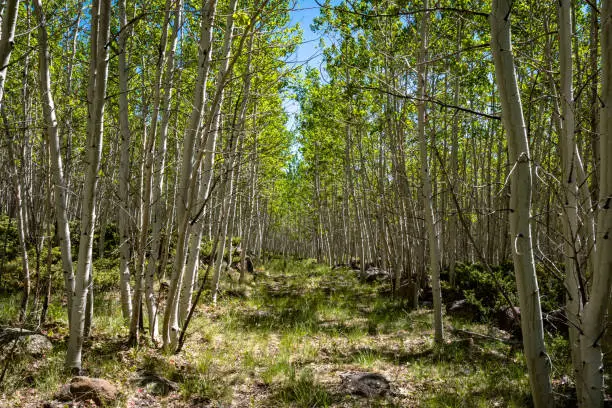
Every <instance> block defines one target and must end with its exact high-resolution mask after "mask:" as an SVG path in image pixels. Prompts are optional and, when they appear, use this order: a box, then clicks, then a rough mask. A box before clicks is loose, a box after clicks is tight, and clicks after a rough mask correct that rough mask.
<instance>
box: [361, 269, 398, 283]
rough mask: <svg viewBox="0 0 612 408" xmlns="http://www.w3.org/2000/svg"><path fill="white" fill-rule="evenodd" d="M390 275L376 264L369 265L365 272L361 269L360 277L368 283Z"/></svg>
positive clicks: (387, 277)
mask: <svg viewBox="0 0 612 408" xmlns="http://www.w3.org/2000/svg"><path fill="white" fill-rule="evenodd" d="M390 276H391V275H390V274H389V272H387V271H385V270H384V269H380V268H377V267H375V266H372V267H369V268H368V269H366V270H365V271H364V272H361V271H359V278H360V279H361V280H363V281H365V282H368V283H371V282H376V281H382V280H386V279H389V277H390Z"/></svg>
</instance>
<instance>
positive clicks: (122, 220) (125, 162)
mask: <svg viewBox="0 0 612 408" xmlns="http://www.w3.org/2000/svg"><path fill="white" fill-rule="evenodd" d="M125 3H126V0H120V1H119V24H120V25H121V28H120V30H121V33H120V34H119V61H118V64H119V66H118V69H119V91H120V92H119V131H120V134H121V157H120V159H119V160H120V162H119V217H118V218H119V219H118V222H119V237H120V239H121V241H120V247H119V253H120V256H121V262H120V265H119V284H120V288H121V311H122V313H123V318H124V319H125V320H126V321H128V322H129V321H130V320H131V318H132V293H131V288H130V269H129V264H130V248H131V245H130V241H131V240H130V224H131V223H130V207H131V205H130V193H129V190H130V141H131V134H130V122H129V110H128V98H127V94H128V76H129V75H128V67H127V62H126V52H127V51H126V44H127V39H128V31H127V16H126V11H125Z"/></svg>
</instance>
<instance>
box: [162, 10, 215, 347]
mask: <svg viewBox="0 0 612 408" xmlns="http://www.w3.org/2000/svg"><path fill="white" fill-rule="evenodd" d="M216 7H217V2H216V0H211V1H205V0H203V1H202V17H201V18H202V23H201V32H200V47H199V57H198V67H200V69H199V70H198V78H197V81H196V86H195V90H194V94H193V104H192V111H191V115H190V117H189V124H188V126H187V129H186V131H185V139H184V142H183V164H182V167H181V172H180V178H179V186H178V189H177V198H176V212H177V214H176V217H177V224H178V230H177V244H176V255H175V257H174V265H173V269H172V277H171V279H170V288H169V292H168V299H167V302H166V310H165V311H164V319H163V328H162V339H163V344H164V348H166V349H167V348H170V347H171V341H172V340H171V339H172V338H175V339H176V337H177V335H178V333H176V330H177V328H176V327H171V326H172V325H171V320H172V317H173V316H175V312H176V310H177V305H178V297H179V291H178V289H179V287H180V283H181V281H182V278H183V273H184V270H185V258H186V245H187V242H188V235H189V220H188V209H189V208H188V200H189V195H190V191H189V187H190V185H191V184H192V183H191V177H192V170H193V158H194V148H195V141H196V137H197V134H198V129H199V127H200V122H201V120H200V118H201V116H202V109H203V108H204V101H205V99H206V82H207V78H208V71H209V68H210V62H211V58H212V35H213V31H212V29H213V26H212V23H213V20H214V15H215V11H216ZM171 330H172V331H174V333H173V332H171Z"/></svg>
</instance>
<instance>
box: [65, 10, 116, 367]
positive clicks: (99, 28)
mask: <svg viewBox="0 0 612 408" xmlns="http://www.w3.org/2000/svg"><path fill="white" fill-rule="evenodd" d="M110 14H111V2H110V0H94V1H93V4H92V15H91V40H90V41H91V55H90V58H91V63H90V73H89V90H88V99H89V100H88V102H89V107H90V109H89V118H88V124H87V125H88V126H87V128H88V136H87V142H88V143H87V150H86V154H87V172H86V176H85V185H84V187H83V193H82V197H81V238H80V242H79V258H78V266H77V273H76V282H75V291H74V296H73V299H72V310H71V313H72V317H71V319H72V320H71V321H72V325H71V328H70V338H69V340H68V350H67V352H66V367H67V368H68V369H70V370H72V371H75V372H80V371H81V353H82V348H83V339H84V337H83V336H84V326H85V304H86V298H87V295H88V292H89V288H90V285H91V283H92V277H91V255H92V246H93V235H94V225H95V217H96V214H95V200H96V190H97V181H98V180H97V179H98V171H99V169H100V157H101V154H102V142H103V133H104V132H103V131H104V127H103V124H104V104H105V97H106V84H107V76H108V48H107V46H106V45H107V43H108V41H109V37H110ZM92 307H93V305H92Z"/></svg>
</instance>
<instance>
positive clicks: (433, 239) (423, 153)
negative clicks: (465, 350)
mask: <svg viewBox="0 0 612 408" xmlns="http://www.w3.org/2000/svg"><path fill="white" fill-rule="evenodd" d="M423 7H424V8H425V9H427V8H428V0H425V2H424V4H423ZM428 20H429V12H425V13H424V14H423V20H422V21H421V50H420V52H419V64H418V68H417V72H418V81H419V82H418V95H419V102H418V105H417V109H418V135H419V151H420V158H421V182H422V183H423V194H422V203H423V211H424V212H425V223H426V226H427V237H428V239H427V242H428V244H429V272H430V273H431V283H432V292H433V303H434V339H435V341H436V342H437V343H441V342H442V341H443V340H444V328H443V325H442V323H443V322H442V289H441V287H440V267H441V264H440V247H439V242H438V234H437V232H436V220H435V214H434V208H433V201H434V200H433V196H432V193H431V175H430V174H429V163H428V160H427V136H426V135H425V86H426V85H427V70H426V66H425V64H426V61H427V47H428V44H427V36H428Z"/></svg>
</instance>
